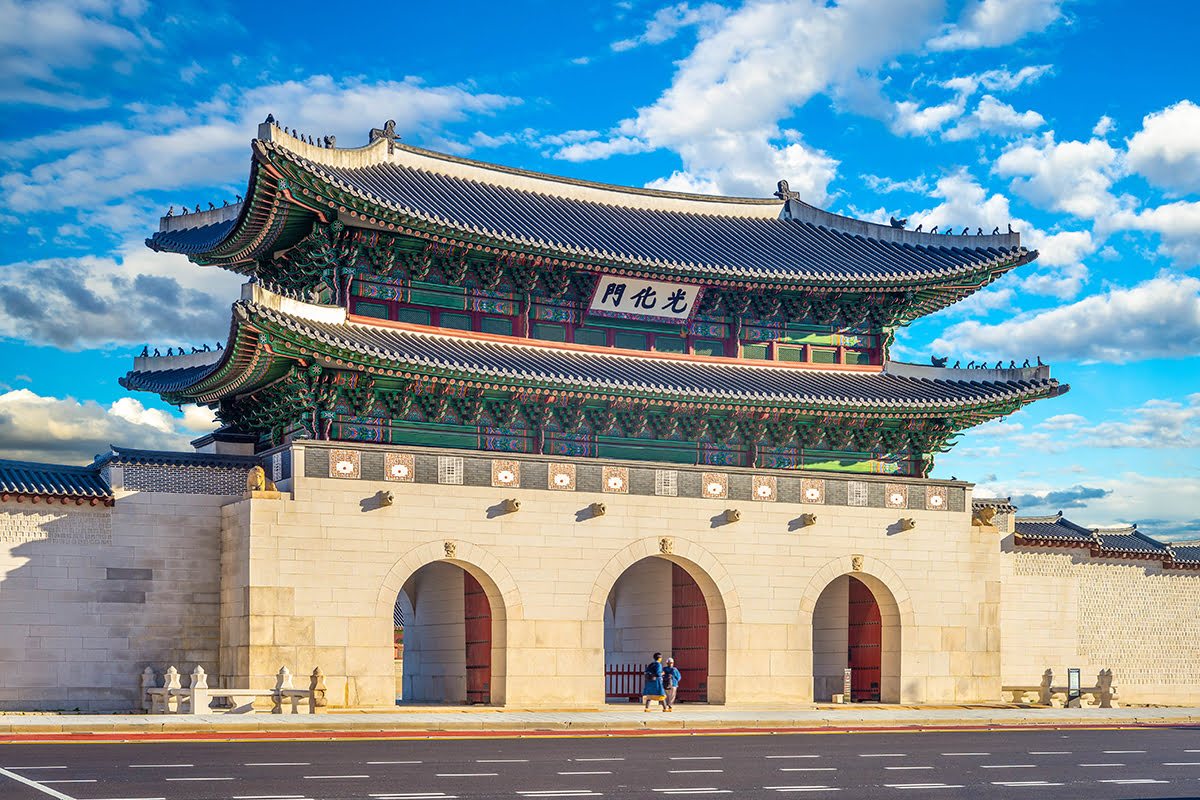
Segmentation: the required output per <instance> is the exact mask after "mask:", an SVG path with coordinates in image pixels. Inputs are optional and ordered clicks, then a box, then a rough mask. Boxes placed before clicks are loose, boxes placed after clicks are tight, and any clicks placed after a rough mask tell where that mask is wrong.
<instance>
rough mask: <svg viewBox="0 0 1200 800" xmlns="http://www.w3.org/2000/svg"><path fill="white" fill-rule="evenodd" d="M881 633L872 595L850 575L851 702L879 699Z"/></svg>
mask: <svg viewBox="0 0 1200 800" xmlns="http://www.w3.org/2000/svg"><path fill="white" fill-rule="evenodd" d="M882 632H883V626H882V625H881V624H880V617H879V603H877V602H875V595H873V594H871V590H870V589H869V588H868V587H867V585H866V584H865V583H863V582H862V581H860V580H858V579H857V578H853V577H852V578H850V631H849V633H850V635H849V638H848V642H849V650H850V652H849V666H850V670H851V672H850V698H851V699H852V700H853V701H855V702H861V701H863V700H874V701H877V702H878V700H879V680H880V677H879V675H880V669H879V666H880V658H881V653H882V651H881V647H880V645H881V644H882V639H881V634H882Z"/></svg>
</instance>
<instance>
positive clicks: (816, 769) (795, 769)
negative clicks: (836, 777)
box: [779, 767, 837, 772]
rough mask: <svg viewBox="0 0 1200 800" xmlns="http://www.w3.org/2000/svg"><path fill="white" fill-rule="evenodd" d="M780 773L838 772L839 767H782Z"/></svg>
mask: <svg viewBox="0 0 1200 800" xmlns="http://www.w3.org/2000/svg"><path fill="white" fill-rule="evenodd" d="M779 771H780V772H837V767H780V768H779Z"/></svg>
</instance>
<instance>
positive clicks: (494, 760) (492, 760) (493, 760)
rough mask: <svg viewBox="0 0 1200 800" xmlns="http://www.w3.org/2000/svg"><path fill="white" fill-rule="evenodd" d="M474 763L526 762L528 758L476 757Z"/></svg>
mask: <svg viewBox="0 0 1200 800" xmlns="http://www.w3.org/2000/svg"><path fill="white" fill-rule="evenodd" d="M475 763H476V764H528V763H529V759H528V758H477V759H475Z"/></svg>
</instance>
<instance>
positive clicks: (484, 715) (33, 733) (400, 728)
mask: <svg viewBox="0 0 1200 800" xmlns="http://www.w3.org/2000/svg"><path fill="white" fill-rule="evenodd" d="M1132 725H1200V708H1112V709H1101V708H1082V709H1078V708H1075V709H1071V708H1042V707H1014V706H1000V705H997V706H936V707H933V706H930V707H922V706H890V705H886V706H885V705H850V706H763V707H757V706H742V707H730V706H702V705H696V706H691V705H681V706H676V709H675V711H674V712H673V713H670V714H664V713H662V712H661V711H652V712H651V713H649V714H647V713H645V712H643V711H642V709H641V707H640V706H636V705H635V706H633V707H631V708H627V707H625V706H606V707H604V708H596V709H585V710H577V709H563V710H545V709H538V710H523V709H508V708H486V707H477V706H476V707H470V706H407V707H399V708H397V709H394V710H393V709H388V710H380V711H356V712H333V713H329V714H319V715H308V714H301V715H290V714H283V715H281V714H269V713H266V714H262V713H260V714H238V715H235V714H203V715H197V716H191V715H178V714H176V715H153V716H151V715H140V714H32V713H31V714H2V715H0V743H3V742H5V741H10V742H11V741H19V740H22V739H25V738H26V737H31V738H37V739H41V738H43V737H47V736H49V737H50V738H61V736H55V735H56V734H59V735H65V736H69V737H71V738H77V737H78V738H93V737H96V738H106V739H107V738H118V739H119V738H127V735H130V734H132V735H135V736H137V737H138V738H141V737H142V736H155V735H163V734H165V735H168V736H169V735H172V734H191V733H200V734H209V735H219V734H231V735H238V734H258V735H265V736H268V737H269V736H271V735H272V734H280V735H284V736H286V737H288V738H294V737H299V736H302V735H303V734H305V733H308V734H317V733H320V732H325V733H329V732H345V733H350V734H354V735H359V736H362V735H368V734H370V733H377V734H384V735H387V734H389V733H390V734H394V735H399V736H402V735H406V734H408V735H411V734H413V733H418V732H425V733H433V734H436V733H446V734H454V733H457V734H470V733H472V732H474V733H483V732H503V733H513V732H522V731H523V732H527V733H529V734H537V733H560V734H570V733H575V734H584V733H586V732H589V731H595V732H614V731H637V732H652V731H672V730H676V731H691V732H696V733H698V732H701V731H720V730H725V731H754V730H776V731H780V730H794V731H804V730H808V731H821V730H858V729H870V730H885V729H893V730H916V729H937V728H997V727H1004V728H1011V727H1070V726H1088V727H1093V726H1105V727H1107V726H1132Z"/></svg>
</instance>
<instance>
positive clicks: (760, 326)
mask: <svg viewBox="0 0 1200 800" xmlns="http://www.w3.org/2000/svg"><path fill="white" fill-rule="evenodd" d="M252 151H253V159H252V163H251V175H250V184H249V188H248V189H247V193H246V200H245V201H244V202H243V203H241V204H240V205H239V206H237V207H236V208H231V209H228V210H227V209H218V210H217V211H216V212H207V213H200V214H192V215H188V216H185V217H167V218H164V220H163V222H162V225H161V230H160V231H159V232H158V233H157V234H155V235H154V236H153V237H152V238H151V239H149V240H148V241H147V243H148V244H149V246H150V247H152V248H154V249H156V250H161V251H166V252H175V253H183V254H186V255H187V256H188V257H189V258H190V259H191V260H192V261H194V262H196V263H198V264H206V265H216V266H219V267H222V268H225V269H229V270H232V271H235V272H238V273H241V274H244V275H247V276H248V277H249V279H250V283H249V284H248V285H247V286H246V287H245V289H244V291H243V297H242V299H241V300H239V301H238V302H236V303H235V304H234V308H233V312H234V313H233V320H232V326H231V331H230V336H229V341H228V345H227V346H226V347H225V348H224V349H223V350H221V351H219V352H216V351H214V352H213V353H210V354H203V355H202V356H199V357H196V356H186V357H184V356H179V357H171V356H167V357H160V358H154V357H150V356H149V355H148V354H145V355H144V357H142V358H139V359H138V361H137V364H136V365H135V369H134V370H133V371H131V372H130V373H129V374H128V375H127V376H125V378H124V379H123V380H122V383H123V385H125V386H126V387H127V388H131V389H142V390H146V391H152V392H157V393H159V394H161V395H162V396H163V397H164V398H165V399H166V400H168V401H169V402H172V403H177V404H184V403H202V404H205V405H209V406H212V407H214V408H216V409H217V414H218V417H219V418H220V420H221V421H222V422H223V423H224V425H225V428H226V430H228V431H231V432H235V433H241V434H251V435H254V436H257V437H258V438H259V442H260V445H261V446H263V447H267V446H271V445H274V444H278V443H281V442H284V441H287V440H289V439H295V438H315V439H334V440H343V441H366V442H376V443H387V444H410V445H411V444H419V445H434V446H450V447H460V448H464V447H465V448H474V449H481V450H493V451H502V452H517V453H546V454H555V455H573V456H595V457H602V458H608V459H614V458H616V459H623V458H628V459H647V460H656V461H673V462H681V463H694V464H712V465H725V466H757V467H762V468H780V469H795V468H810V469H833V470H843V471H856V472H881V473H895V474H906V475H927V474H928V472H929V470H930V469H931V467H932V464H933V456H934V454H936V453H938V452H943V451H945V450H946V449H947V448H948V447H950V445H951V444H952V442H953V441H954V438H955V437H956V436H957V435H959V433H961V431H963V430H964V429H966V428H969V427H971V426H973V425H977V424H979V423H980V422H983V421H985V420H988V419H992V418H995V417H998V416H1003V415H1005V414H1008V413H1011V412H1012V411H1014V410H1016V409H1017V408H1020V407H1021V406H1022V405H1024V404H1026V403H1029V402H1031V401H1033V400H1037V399H1040V398H1043V397H1052V396H1055V395H1058V394H1061V393H1063V392H1065V391H1066V389H1067V387H1066V386H1065V385H1060V384H1059V383H1058V382H1057V381H1055V380H1054V379H1052V378H1051V377H1050V375H1049V369H1048V368H1047V367H1044V366H1042V365H1040V364H1039V365H1038V366H1036V367H1029V366H1028V363H1026V365H1025V366H1024V367H1018V366H1016V364H1010V365H1009V368H1008V369H1004V368H1001V366H1002V365H997V368H995V369H988V370H986V371H980V370H966V369H955V368H946V367H944V366H933V367H924V366H918V365H906V364H901V363H898V362H893V361H891V360H890V359H889V357H888V351H889V348H890V345H891V342H892V338H893V335H894V332H895V329H896V328H897V327H898V326H901V325H905V324H907V323H909V322H911V321H913V320H914V319H917V318H919V317H921V316H923V315H925V314H928V313H931V312H933V311H936V310H938V309H940V308H943V307H945V306H947V305H949V304H951V303H954V302H956V301H958V300H960V299H962V298H963V297H966V296H967V295H969V294H971V293H972V292H974V291H976V290H978V289H979V288H981V287H983V286H986V285H987V284H989V283H990V282H991V281H993V280H995V279H996V278H997V277H999V276H1000V275H1002V274H1004V273H1005V272H1007V271H1008V270H1010V269H1013V268H1015V267H1017V266H1020V265H1022V264H1025V263H1028V262H1030V261H1032V260H1033V259H1034V258H1036V256H1037V253H1036V252H1034V251H1030V250H1027V249H1026V248H1024V247H1022V246H1021V245H1020V237H1019V235H1017V234H998V235H992V236H983V235H981V236H954V235H950V236H937V235H929V234H921V233H915V232H912V231H905V230H899V229H896V228H891V227H888V226H880V225H874V224H871V223H866V222H862V221H859V220H853V219H848V218H845V217H839V216H837V215H834V214H830V213H827V212H824V211H820V210H818V209H815V208H813V207H811V206H808V205H806V204H804V203H802V202H800V201H799V200H798V199H797V198H796V196H795V194H794V193H792V192H788V191H787V190H786V184H781V186H780V191H779V192H777V193H776V198H775V199H766V200H758V199H745V198H719V197H701V196H696V195H683V194H674V193H666V192H656V191H648V190H640V189H630V188H622V187H613V186H605V185H601V184H591V183H585V182H581V181H573V180H569V179H564V178H555V177H551V176H546V175H538V174H534V173H529V172H524V171H521V170H513V169H508V168H504V167H498V166H494V165H489V164H483V163H480V162H473V161H467V160H464V159H459V158H454V157H451V156H445V155H441V154H437V153H432V152H429V151H425V150H420V149H417V148H412V147H407V146H404V145H401V144H399V143H397V142H395V141H393V140H391V139H388V138H386V137H385V138H380V139H377V140H374V141H372V143H371V144H369V145H367V146H366V147H363V148H358V149H335V148H332V147H321V146H316V145H313V144H309V143H307V142H303V141H301V140H299V139H296V138H293V137H292V136H290V135H288V134H287V133H285V132H284V131H283V130H281V129H280V128H279V127H277V126H276V125H274V124H269V123H264V124H263V125H262V126H260V128H259V137H258V138H257V139H256V140H255V141H254V142H253V145H252Z"/></svg>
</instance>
